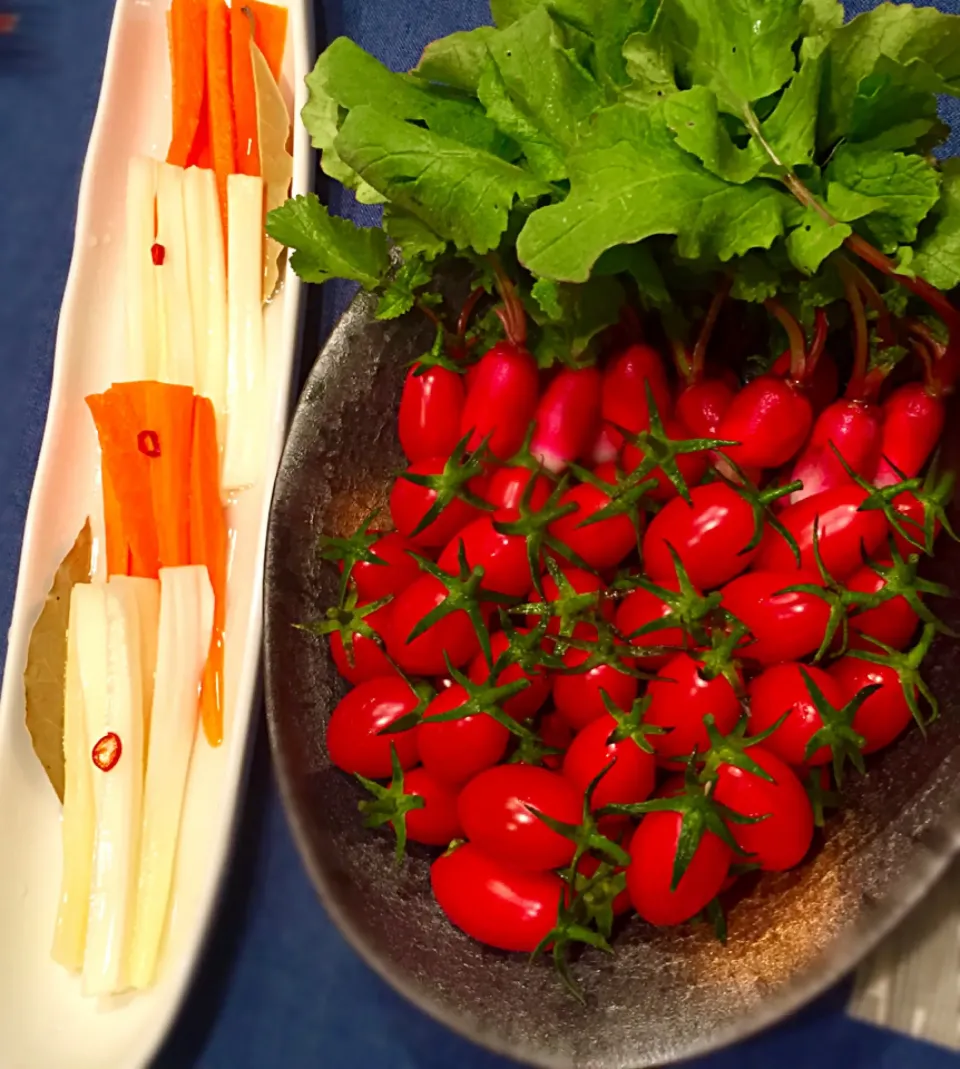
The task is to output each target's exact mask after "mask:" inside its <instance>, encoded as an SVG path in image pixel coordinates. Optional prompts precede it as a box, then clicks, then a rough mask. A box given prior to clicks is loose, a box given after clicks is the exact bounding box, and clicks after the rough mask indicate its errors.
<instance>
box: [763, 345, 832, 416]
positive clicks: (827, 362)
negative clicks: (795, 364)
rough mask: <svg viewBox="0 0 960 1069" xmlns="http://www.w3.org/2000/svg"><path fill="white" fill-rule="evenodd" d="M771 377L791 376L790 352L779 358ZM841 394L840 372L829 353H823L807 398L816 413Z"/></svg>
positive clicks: (813, 375)
mask: <svg viewBox="0 0 960 1069" xmlns="http://www.w3.org/2000/svg"><path fill="white" fill-rule="evenodd" d="M770 374H771V375H780V376H781V377H783V378H786V376H787V375H789V374H790V352H789V351H787V352H785V353H783V354H782V355H781V356H779V357H777V359H776V360H775V361H774V363H773V365H772V366H771V368H770ZM839 393H840V372H839V370H838V369H837V362H836V360H834V359H833V357H832V356H831V355H830V354H829V353H823V354H822V355H821V357H820V359H819V360H818V361H817V363H816V366H815V367H814V369H813V371H812V372H811V374H810V378H809V382H808V386H807V396H808V397H809V399H810V404H811V406H812V408H813V411H814V412H822V411H823V410H824V409H825V408H826V407H827V405H829V404H830V403H831V402H832V401H835V400H836V399H837V395H838V394H839Z"/></svg>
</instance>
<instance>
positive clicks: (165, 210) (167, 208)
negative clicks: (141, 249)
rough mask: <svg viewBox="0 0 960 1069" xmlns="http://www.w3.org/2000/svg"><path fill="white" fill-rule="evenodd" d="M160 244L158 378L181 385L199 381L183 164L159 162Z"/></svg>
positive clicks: (158, 230)
mask: <svg viewBox="0 0 960 1069" xmlns="http://www.w3.org/2000/svg"><path fill="white" fill-rule="evenodd" d="M157 244H158V245H161V246H162V247H163V266H162V268H161V269H160V271H161V275H162V286H161V289H162V294H163V307H162V314H163V319H164V326H165V330H166V350H165V352H164V353H163V359H162V363H161V367H160V372H159V375H158V378H159V379H160V381H161V382H173V383H177V384H178V385H181V386H195V385H196V360H195V357H194V343H193V310H192V305H191V302H190V269H189V265H188V259H187V226H186V214H185V211H184V204H183V168H182V167H175V166H174V165H173V164H171V163H161V164H158V172H157Z"/></svg>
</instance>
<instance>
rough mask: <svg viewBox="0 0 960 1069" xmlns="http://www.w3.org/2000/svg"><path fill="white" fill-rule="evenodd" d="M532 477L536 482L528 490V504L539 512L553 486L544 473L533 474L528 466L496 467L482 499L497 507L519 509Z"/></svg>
mask: <svg viewBox="0 0 960 1069" xmlns="http://www.w3.org/2000/svg"><path fill="white" fill-rule="evenodd" d="M533 478H535V479H536V482H535V483H534V487H533V490H532V491H531V492H530V502H529V504H530V508H531V509H533V511H534V512H539V511H540V509H542V508H543V506H544V505H545V504H546V503H547V501H548V500H549V498H550V494H551V492H552V491H553V486H552V485H551V483H550V480H549V479H548V478H547V477H546V475H536V476H535V475H534V473H533V472H532V471H531V470H530V469H529V468H524V467H509V466H508V467H503V468H497V470H496V471H495V472H494V473H493V474H492V475H491V476H490V478H489V479H488V480H487V485H486V489H485V491H484V495H483V497H484V500H485V501H489V502H490V504H491V505H493V506H494V507H495V508H498V509H519V508H520V503H521V501H522V500H523V495H524V492H525V491H526V489H527V485H528V484H529V482H530V480H531V479H533Z"/></svg>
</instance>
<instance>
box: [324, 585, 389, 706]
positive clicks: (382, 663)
mask: <svg viewBox="0 0 960 1069" xmlns="http://www.w3.org/2000/svg"><path fill="white" fill-rule="evenodd" d="M358 608H363V606H362V605H360V606H358ZM391 611H392V606H391V605H389V604H387V605H384V606H383V608H382V609H377V611H376V612H372V613H371V614H370V615H369V616H366V617H364V621H363V622H364V623H365V624H367V625H368V626H370V627H372V628H373V630H374V631H375V632H376V633H377V634H378V635H380V637H381V638H383V637H384V636H385V635H386V633H387V630H388V628H389V621H390V619H391ZM330 654H331V656H332V657H333V663H334V664H335V665H336V667H337V671H338V672H339V673H340V675H342V676H343V678H344V679H345V680H347V682H348V683H352V684H353V685H354V686H357V685H358V684H360V683H365V682H366V681H367V680H368V679H377V678H378V677H379V676H395V675H397V674H398V673H397V667H396V665H394V664H393V663H391V661H390V658H389V657H388V656H387V655H386V653H385V652H384V651H383V649H382V648H381V646H380V645H379V644H378V643H377V642H376V641H374V639H372V638H367V637H366V635H358V634H356V633H354V635H353V658H352V661H351V659H350V658H348V657H347V651H346V649H345V648H344V645H343V637H342V636H341V634H340V632H339V631H334V632H333V634H332V635H331V636H330Z"/></svg>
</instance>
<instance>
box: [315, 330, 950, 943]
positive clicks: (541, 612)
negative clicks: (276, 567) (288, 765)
mask: <svg viewBox="0 0 960 1069" xmlns="http://www.w3.org/2000/svg"><path fill="white" fill-rule="evenodd" d="M781 312H782V310H780V311H778V312H777V314H778V315H780V314H781ZM817 328H818V329H817V335H816V337H815V338H814V339H813V342H812V343H811V345H810V348H809V351H803V352H800V353H799V354H798V353H797V352H794V353H793V354H792V355H791V354H787V355H785V357H784V358H783V359H782V360H781V361H778V362H777V364H775V365H774V367H773V369H772V370H771V371H770V372H769V373H768V374H766V375H763V376H761V377H759V378H756V379H754V380H753V381H751V382H750V383H749V384H747V385H746V386H741V385H740V384H739V383H738V382H737V380H736V379H735V378H732V376H731V375H730V373H729V372H727V373H719V372H708V371H704V368H703V366H702V360H700V361H699V362H694V364H692V365H687V366H685V367H681V369H680V370H681V372H682V374H683V377H684V378H685V380H686V381H684V382H681V383H680V385H674V384H673V383H672V382H671V376H670V375H668V372H667V368H666V366H665V363H664V360H663V358H662V357H661V355H660V353H659V352H658V351H657V350H656V349H655V348H652V347H651V346H649V345H645V344H635V345H632V346H630V347H628V348H626V349H624V350H621V351H617V352H612V353H609V354H606V356H605V358H604V359H602V360H601V362H600V363H599V364H598V366H595V367H577V368H563V369H561V370H559V371H554V372H552V373H549V374H547V373H544V372H542V371H541V370H540V369H538V367H537V365H536V362H535V360H534V358H533V357H532V356H531V354H530V353H529V352H528V351H527V350H526V349H525V348H524V345H523V344H522V338H520V339H517V338H516V337H515V339H514V340H513V341H509V340H508V341H504V342H500V343H498V344H496V345H494V346H493V348H491V349H490V350H489V351H488V352H486V353H485V354H484V355H483V356H482V357H480V359H479V360H478V361H477V362H475V363H474V364H473V365H472V366H471V367H470V369H469V373H468V374H467V375H463V374H461V371H463V370H464V368H462V367H457V366H456V365H452V366H451V363H450V362H449V361H446V360H444V361H441V362H439V363H436V362H434V363H426V362H425V363H424V364H422V365H420V366H416V367H414V368H413V369H412V370H411V371H410V373H409V375H408V378H407V381H406V384H405V387H404V390H403V396H402V401H401V405H400V412H399V431H400V441H401V444H402V446H403V449H404V451H405V452H406V455H407V457H408V461H409V467H408V468H407V470H406V471H405V472H403V473H402V474H401V475H400V476H399V477H398V478H397V480H396V483H395V484H394V487H393V490H392V493H391V495H390V515H391V518H392V521H393V528H394V529H393V530H392V531H389V532H388V531H381V530H380V529H379V528H377V527H376V526H375V524H374V521H373V519H372V518H371V519H368V521H366V522H365V523H364V525H363V527H362V528H361V530H360V531H359V532H357V533H356V534H355V535H353V536H352V537H350V538H339V539H338V538H330V539H326V540H325V544H324V549H323V553H324V556H325V557H326V559H328V560H331V561H337V562H338V563H339V565H340V567H341V572H342V583H341V597H340V601H339V603H338V604H337V605H336V606H334V607H333V608H331V609H330V610H329V611H328V613H327V615H326V618H325V619H324V620H322V621H320V622H319V623H317V624H315V625H311V629H312V630H314V631H316V632H319V633H321V634H326V635H329V636H330V637H331V646H332V654H333V658H334V661H335V664H336V666H337V668H338V670H339V671H340V673H341V675H342V676H343V677H344V678H345V679H346V680H347V681H348V682H349V683H350V684H352V686H353V688H354V689H352V690H350V691H349V692H348V693H347V694H346V696H345V697H344V698H343V699H342V700H341V701H340V702H339V704H338V705H337V706H336V708H335V709H334V711H333V713H332V716H331V717H330V720H329V723H328V725H327V733H326V742H327V747H328V750H329V754H330V758H331V760H332V761H333V762H334V764H336V765H337V766H338V767H339V768H341V769H343V770H344V771H345V772H347V773H350V774H353V775H355V776H357V777H359V778H360V780H361V782H362V783H363V784H364V786H365V787H366V788H367V790H368V791H369V793H370V795H371V797H370V798H368V799H367V800H366V801H364V802H363V803H362V804H361V810H362V811H363V812H364V814H365V816H366V819H367V823H368V824H369V825H371V826H374V827H378V826H381V825H386V824H389V825H391V826H392V827H393V829H394V830H395V832H396V834H397V845H398V849H399V850H400V851H401V853H402V850H403V847H404V846H405V845H406V843H407V842H410V841H412V842H417V843H422V844H424V845H425V846H426V847H431V848H445V847H446V848H447V849H446V850H445V851H442V850H439V849H438V852H437V853H436V855H435V858H434V860H433V862H432V870H431V883H432V888H433V892H434V895H435V897H436V900H437V902H438V903H439V905H440V907H441V909H442V910H443V911H444V912H445V913H446V914H447V916H448V917H449V918H450V920H451V921H452V922H453V924H455V925H456V926H457V927H458V928H460V929H462V930H463V931H464V932H466V933H468V934H469V935H470V936H472V937H474V938H475V939H478V940H480V941H481V942H483V943H486V944H488V945H490V946H493V947H497V948H499V949H501V950H507V951H524V952H530V951H534V950H536V949H538V948H543V947H548V946H553V947H554V948H555V949H557V948H560V949H561V950H562V949H563V947H564V946H565V945H566V943H568V942H569V941H571V940H573V939H582V940H585V941H587V942H591V943H592V944H593V945H595V946H602V947H605V946H606V945H607V941H608V940H609V939H610V937H611V935H612V932H613V928H614V922H615V919H616V918H617V917H621V916H623V915H625V914H627V913H630V912H631V911H635V912H636V913H637V914H639V916H640V917H641V918H642V919H643V920H644V921H646V922H648V923H650V924H653V925H675V924H680V923H683V922H686V921H688V920H690V919H691V918H693V917H695V916H697V915H698V914H701V913H706V914H715V913H716V911H717V905H716V903H717V896H718V895H720V894H721V892H723V891H725V890H726V889H727V888H728V887H729V886H730V884H731V883H732V882H733V880H734V879H735V878H736V877H737V876H738V875H739V874H740V873H742V872H745V871H748V870H750V869H760V870H765V871H781V870H785V869H789V868H791V867H793V866H795V865H797V864H799V863H800V862H801V861H802V860H803V859H804V857H805V856H806V855H807V853H808V851H809V849H810V846H811V842H812V839H813V835H814V825H815V822H816V821H815V818H819V815H820V814H819V807H820V802H821V800H822V797H823V789H824V783H825V782H827V786H829V781H825V780H824V776H825V775H827V773H826V770H825V768H824V766H830V770H831V771H830V773H829V775H830V776H832V780H833V781H834V782H835V783H836V784H838V785H840V784H842V780H843V776H844V773H845V771H846V770H847V766H848V765H852V766H853V767H854V768H855V769H858V770H860V771H861V772H862V771H863V770H864V768H865V765H864V755H867V754H871V753H873V752H875V751H876V750H879V749H881V748H882V747H884V746H887V745H889V744H890V743H891V742H893V741H894V739H896V738H897V736H898V735H899V734H900V733H901V732H902V731H903V730H904V729H905V728H906V727H907V725H908V724H909V722H910V720H911V719H917V720H918V721H920V722H921V723H922V722H924V720H925V718H926V716H931V715H934V714H935V712H936V703H935V701H934V699H933V696H932V695H931V693H930V691H929V689H928V688H927V686H926V684H925V683H924V681H923V679H922V677H921V674H920V667H921V662H922V660H923V657H924V655H925V654H926V652H927V650H928V649H929V647H930V644H931V641H932V639H933V637H934V634H935V633H936V632H937V631H941V630H946V628H945V625H943V624H942V623H941V622H940V621H939V619H938V617H937V616H936V615H935V614H934V612H933V610H932V609H931V607H930V602H931V600H932V599H933V598H934V597H936V596H937V595H942V594H944V593H946V591H945V589H944V588H943V587H941V586H939V585H938V584H935V583H932V582H930V581H928V580H926V579H923V578H921V577H920V576H919V575H918V565H919V563H920V560H921V558H922V557H923V556H924V555H929V554H931V553H932V552H933V549H934V542H935V539H936V538H937V537H938V535H939V533H940V531H941V530H942V529H944V528H945V529H947V530H948V531H949V524H947V521H946V514H945V511H944V509H945V505H946V503H947V501H948V499H949V495H950V492H951V491H952V480H951V479H946V478H942V477H939V476H937V474H936V472H932V473H930V474H929V475H928V476H927V477H926V478H923V477H921V472H922V471H923V469H924V467H925V466H926V465H927V463H928V461H929V459H930V456H931V454H932V452H933V450H934V449H935V446H936V443H937V439H938V437H939V433H940V430H941V429H942V425H943V420H942V405H941V404H940V402H939V401H938V400H937V398H935V397H933V396H931V395H930V394H929V393H928V392H927V391H925V388H924V387H923V386H922V385H921V384H917V383H908V384H907V385H905V386H900V387H899V388H897V389H895V390H893V391H891V392H889V394H888V396H887V397H886V398H883V397H882V396H881V395H880V394H879V392H876V396H873V397H871V398H870V399H866V398H861V397H854V398H852V399H851V398H850V397H849V393H850V391H849V390H848V396H847V397H845V398H838V397H837V393H838V389H839V387H838V373H837V366H836V364H834V363H833V361H832V360H831V359H830V358H829V357H827V356H823V358H822V360H820V362H819V371H818V370H817V369H816V368H815V367H814V366H813V365H814V363H815V362H816V358H817V357H819V355H820V354H819V352H818V350H822V348H823V341H824V338H825V328H824V324H823V322H820V321H818V324H817ZM804 360H806V362H807V366H806V369H805V370H804V368H803V365H804ZM938 413H940V415H939V417H938V415H937V414H938ZM921 432H922V433H921ZM891 473H894V477H891ZM950 533H951V534H952V532H950ZM918 632H920V637H919V640H918V641H917V642H916V644H915V645H913V646H912V647H911V643H912V642H913V641H914V639H915V637H916V636H917V633H918ZM924 703H926V704H927V706H928V708H927V709H926V712H924V710H923V708H922V705H923V704H924ZM808 785H810V788H811V789H812V790H813V799H814V800H813V802H812V801H811V797H810V796H809V795H808V790H807V787H808ZM451 844H452V845H451Z"/></svg>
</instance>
